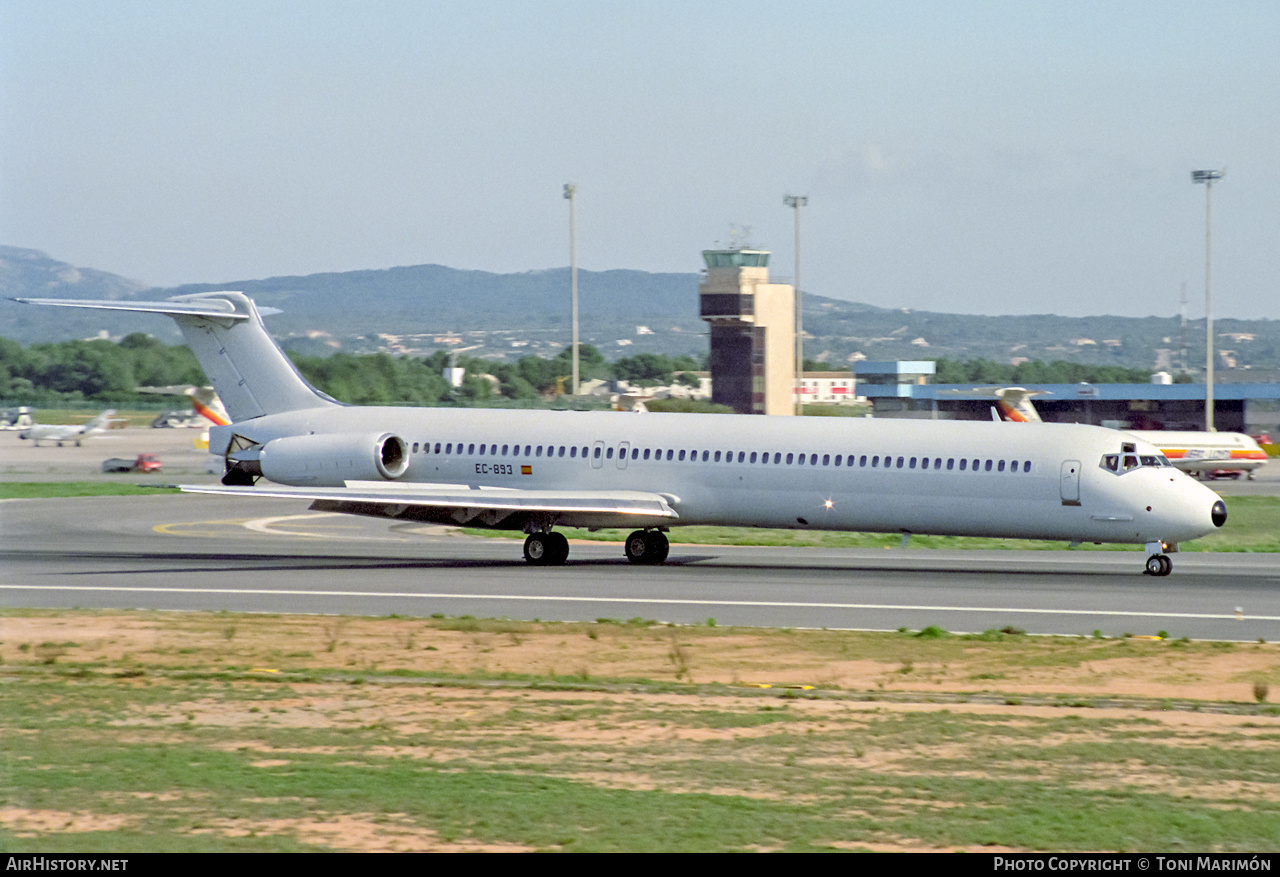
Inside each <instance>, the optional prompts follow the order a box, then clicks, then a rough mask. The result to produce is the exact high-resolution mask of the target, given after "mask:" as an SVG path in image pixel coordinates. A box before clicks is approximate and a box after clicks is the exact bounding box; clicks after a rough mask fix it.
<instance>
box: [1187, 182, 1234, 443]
mask: <svg viewBox="0 0 1280 877" xmlns="http://www.w3.org/2000/svg"><path fill="white" fill-rule="evenodd" d="M1224 173H1226V171H1213V170H1201V171H1192V172H1191V182H1193V183H1204V428H1205V432H1213V431H1214V429H1213V285H1212V282H1211V280H1212V277H1213V224H1212V219H1213V184H1214V183H1215V182H1217V181H1218V180H1220V179H1222V175H1223V174H1224Z"/></svg>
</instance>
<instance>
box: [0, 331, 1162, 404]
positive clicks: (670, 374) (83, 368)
mask: <svg viewBox="0 0 1280 877" xmlns="http://www.w3.org/2000/svg"><path fill="white" fill-rule="evenodd" d="M571 355H572V354H571V352H570V350H569V349H568V348H566V349H565V350H564V351H562V352H561V353H560V354H559V355H557V356H555V357H552V358H550V359H545V358H543V357H540V356H525V357H522V358H521V359H519V360H517V361H516V362H513V363H498V362H492V361H490V360H486V359H481V358H478V357H469V356H456V357H453V355H451V354H450V353H449V352H448V351H445V350H438V351H436V352H435V353H432V354H431V355H429V356H421V357H415V356H390V355H388V354H386V353H374V354H352V353H335V354H333V355H331V356H324V357H321V356H294V357H292V358H293V361H294V363H295V365H297V367H298V370H299V371H300V372H302V374H303V375H304V376H305V377H306V379H307V380H308V381H310V382H311V383H312V384H314V385H315V386H316V387H317V388H319V389H320V390H322V391H324V392H326V393H328V394H329V395H331V396H333V397H334V398H335V399H341V400H342V401H344V402H350V403H352V404H358V405H422V406H433V405H451V404H461V405H467V404H477V403H484V402H487V401H492V400H496V399H511V400H534V399H539V398H545V397H550V396H553V395H556V394H559V393H565V392H568V391H569V386H568V385H569V381H570V375H571V374H572V371H573V369H572V363H571ZM451 360H456V361H454V362H452V364H454V365H456V366H459V367H461V368H464V369H465V370H466V376H465V378H464V380H463V382H462V386H461V387H457V388H455V387H452V386H450V384H449V383H448V381H446V380H445V377H444V370H445V368H446V367H448V366H449V365H450V364H451ZM805 365H806V368H809V369H815V370H816V369H824V368H829V366H826V365H824V364H822V363H816V362H812V361H806V363H805ZM705 369H706V362H705V359H704V360H703V361H702V362H699V361H698V360H695V359H694V358H693V357H690V356H666V355H663V354H658V353H641V354H637V355H635V356H628V357H622V358H620V359H617V360H614V361H613V362H608V361H606V360H605V358H604V355H603V354H602V353H601V352H600V351H599V349H597V348H596V347H594V346H592V345H590V344H583V345H580V347H579V371H580V378H581V380H583V381H589V380H592V379H597V378H599V379H604V380H614V379H616V380H625V381H629V382H631V383H633V384H637V385H640V386H656V385H666V384H672V383H676V382H682V383H685V384H687V385H689V386H696V385H697V379H696V378H694V377H693V376H692V374H691V373H692V372H695V371H702V370H705ZM1150 377H1151V372H1150V371H1149V370H1144V369H1130V368H1122V367H1120V366H1110V365H1084V364H1081V363H1074V362H1065V361H1056V362H1050V363H1044V362H1040V361H1030V362H1024V363H1021V364H1019V365H1008V364H1005V363H999V362H994V361H992V360H989V359H973V360H966V361H963V362H961V361H957V360H950V359H940V360H938V363H937V374H936V376H935V377H934V381H935V382H936V383H939V384H1009V385H1014V384H1073V383H1079V382H1080V381H1088V382H1089V383H1145V382H1147V381H1148V380H1150ZM205 382H206V378H205V376H204V372H203V371H202V370H201V369H200V365H199V363H198V362H196V358H195V356H194V355H193V354H192V353H191V351H190V350H188V349H187V348H186V347H185V346H183V345H168V344H164V343H162V342H160V341H157V340H156V339H154V338H152V337H150V336H149V335H145V334H143V333H141V332H135V333H133V334H131V335H127V336H125V337H124V339H122V340H121V341H119V342H112V341H105V340H94V341H63V342H60V343H56V344H33V345H30V346H28V347H23V346H22V345H21V344H19V343H18V342H16V341H12V340H9V339H5V338H0V399H3V400H5V401H7V402H10V403H22V404H30V405H49V404H58V403H75V402H130V401H132V402H144V401H146V402H154V401H155V397H154V396H147V395H142V394H139V393H138V392H137V389H138V387H143V386H170V385H174V384H196V385H200V384H203V383H205Z"/></svg>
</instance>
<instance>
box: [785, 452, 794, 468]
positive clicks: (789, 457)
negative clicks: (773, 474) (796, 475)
mask: <svg viewBox="0 0 1280 877" xmlns="http://www.w3.org/2000/svg"><path fill="white" fill-rule="evenodd" d="M794 459H795V454H787V465H788V466H790V465H791V461H792V460H794Z"/></svg>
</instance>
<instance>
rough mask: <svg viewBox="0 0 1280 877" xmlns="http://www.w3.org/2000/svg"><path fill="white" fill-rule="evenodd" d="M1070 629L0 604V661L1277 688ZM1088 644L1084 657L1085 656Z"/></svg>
mask: <svg viewBox="0 0 1280 877" xmlns="http://www.w3.org/2000/svg"><path fill="white" fill-rule="evenodd" d="M953 639H954V638H953ZM1019 639H1020V640H1022V643H1023V645H1022V647H1024V648H1025V647H1027V644H1030V645H1031V647H1034V645H1035V644H1036V643H1037V641H1045V642H1047V641H1051V640H1057V641H1059V642H1061V641H1064V640H1065V641H1071V640H1073V639H1075V638H1065V637H1064V638H1036V637H1021V638H1019ZM1075 641H1077V642H1079V643H1081V644H1082V648H1083V651H1082V652H1081V653H1080V654H1079V656H1078V658H1077V659H1076V660H1073V661H1071V662H1066V663H1065V664H1064V663H1058V662H1044V663H1025V662H1018V661H1017V659H1016V658H1011V657H1010V655H1011V653H1010V652H1009V649H1008V647H1007V646H1008V644H1000V645H998V646H997V645H995V644H990V643H986V642H983V641H982V640H968V641H966V642H965V643H964V645H963V647H957V646H955V645H952V646H951V647H946V645H947V644H945V643H932V642H930V641H929V640H922V639H919V638H912V637H910V636H902V635H898V636H896V637H895V635H893V634H882V635H880V634H849V633H845V632H827V631H798V632H780V631H775V630H752V629H744V628H739V629H735V630H725V631H719V630H715V629H711V628H698V627H670V626H666V625H644V626H633V625H629V624H617V623H598V624H586V625H583V624H541V623H537V622H502V621H489V622H485V621H474V620H470V619H452V620H443V621H442V620H434V619H420V618H418V619H415V618H361V617H338V616H306V615H291V616H255V615H235V616H230V615H222V614H208V613H172V612H169V613H159V612H127V613H112V612H70V613H40V612H22V613H14V614H9V615H6V616H3V617H0V660H2V661H3V662H4V663H5V664H13V663H23V662H25V661H32V660H49V661H50V662H52V661H53V660H56V661H58V662H59V663H75V664H81V663H90V664H106V665H114V664H120V665H127V664H129V663H136V664H141V665H147V666H155V667H164V666H173V667H193V666H198V665H199V664H201V663H203V664H204V665H205V668H206V669H208V670H216V669H218V668H219V666H226V665H237V666H239V665H244V664H245V663H246V662H248V663H252V664H255V665H262V669H263V670H264V671H274V672H278V671H289V670H297V669H306V670H312V671H314V670H318V669H326V668H330V669H334V670H343V671H349V670H353V669H354V670H360V669H366V668H367V669H369V670H376V671H382V672H386V671H391V670H411V671H415V672H419V673H442V674H457V675H470V676H474V675H477V674H480V675H494V676H497V675H503V674H513V675H523V676H533V677H541V676H545V677H558V676H569V677H575V678H579V679H582V680H584V681H586V680H593V679H596V680H599V679H610V680H626V679H644V680H672V681H681V682H687V683H722V684H730V685H737V686H779V687H786V686H814V687H817V688H820V689H830V690H836V691H846V692H858V691H871V692H885V693H890V692H901V693H909V692H915V693H918V694H920V695H922V696H923V695H929V694H938V693H943V692H950V693H959V692H975V691H982V690H990V691H996V692H999V693H1001V694H1010V695H1033V694H1054V695H1079V696H1082V697H1141V698H1149V699H1171V700H1193V701H1202V702H1213V701H1241V702H1252V701H1253V700H1254V699H1255V694H1254V690H1253V689H1254V684H1255V683H1256V682H1260V681H1261V682H1263V683H1276V684H1277V688H1278V689H1280V679H1277V678H1276V674H1277V670H1278V668H1280V645H1278V644H1273V643H1265V644H1263V643H1259V644H1231V645H1227V644H1204V643H1198V644H1195V647H1193V648H1179V645H1180V644H1178V643H1172V642H1162V641H1153V640H1150V639H1141V638H1135V639H1133V640H1128V641H1123V642H1125V644H1126V645H1128V646H1130V648H1131V650H1132V656H1131V657H1130V656H1117V654H1116V650H1115V648H1114V646H1115V645H1116V643H1117V642H1118V641H1116V640H1086V639H1083V638H1080V639H1078V640H1075ZM1208 645H1219V646H1225V647H1222V648H1205V646H1208ZM24 646H25V648H24ZM1094 649H1096V650H1097V652H1098V656H1097V660H1090V651H1091V650H1094ZM1011 660H1012V661H1014V662H1015V663H1014V664H1011V663H1010V661H1011ZM988 680H989V681H988ZM1276 694H1277V695H1278V696H1280V690H1277V692H1276Z"/></svg>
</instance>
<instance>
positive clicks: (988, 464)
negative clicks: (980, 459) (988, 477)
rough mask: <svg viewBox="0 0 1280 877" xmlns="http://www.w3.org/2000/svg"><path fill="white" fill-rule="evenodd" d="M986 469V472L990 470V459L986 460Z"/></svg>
mask: <svg viewBox="0 0 1280 877" xmlns="http://www.w3.org/2000/svg"><path fill="white" fill-rule="evenodd" d="M987 471H988V472H990V471H991V461H990V460H988V461H987Z"/></svg>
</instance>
